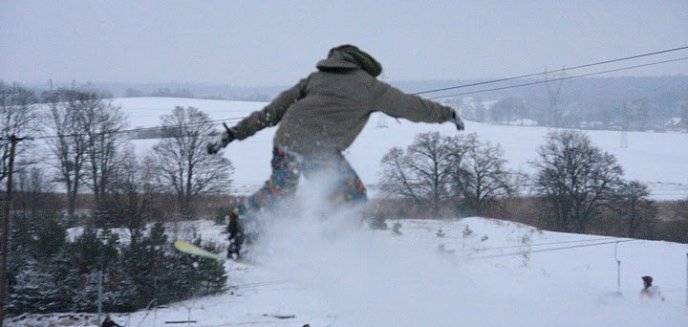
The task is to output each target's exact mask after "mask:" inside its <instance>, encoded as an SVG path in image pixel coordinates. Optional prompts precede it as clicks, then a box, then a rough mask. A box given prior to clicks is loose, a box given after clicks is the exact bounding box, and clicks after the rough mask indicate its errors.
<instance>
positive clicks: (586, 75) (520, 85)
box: [429, 56, 688, 99]
mask: <svg viewBox="0 0 688 327" xmlns="http://www.w3.org/2000/svg"><path fill="white" fill-rule="evenodd" d="M686 59H688V56H686V57H679V58H674V59H668V60H662V61H656V62H651V63H647V64H639V65H633V66H627V67H622V68H616V69H610V70H604V71H599V72H594V73H587V74H581V75H572V76H564V77H559V78H553V79H550V80H546V81H534V82H528V83H521V84H514V85H509V86H503V87H495V88H489V89H482V90H476V91H469V92H463V93H456V94H451V95H440V96H434V97H429V99H443V98H451V97H458V96H463V95H470V94H477V93H485V92H493V91H501V90H507V89H513V88H518V87H524V86H532V85H537V84H543V83H548V82H552V81H564V80H569V79H574V78H581V77H588V76H595V75H602V74H609V73H614V72H620V71H624V70H630V69H636V68H642V67H648V66H654V65H659V64H665V63H670V62H677V61H682V60H686Z"/></svg>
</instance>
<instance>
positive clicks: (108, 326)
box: [100, 315, 122, 327]
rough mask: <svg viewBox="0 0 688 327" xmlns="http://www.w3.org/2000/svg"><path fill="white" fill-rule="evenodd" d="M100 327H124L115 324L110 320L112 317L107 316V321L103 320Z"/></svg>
mask: <svg viewBox="0 0 688 327" xmlns="http://www.w3.org/2000/svg"><path fill="white" fill-rule="evenodd" d="M100 327H122V326H121V325H119V324H117V323H115V322H114V321H112V319H110V315H107V316H105V320H103V323H102V324H100Z"/></svg>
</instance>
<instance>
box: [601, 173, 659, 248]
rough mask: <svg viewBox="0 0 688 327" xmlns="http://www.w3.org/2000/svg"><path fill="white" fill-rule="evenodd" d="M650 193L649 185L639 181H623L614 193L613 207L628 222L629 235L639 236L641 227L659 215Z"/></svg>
mask: <svg viewBox="0 0 688 327" xmlns="http://www.w3.org/2000/svg"><path fill="white" fill-rule="evenodd" d="M649 195H650V191H649V190H648V187H647V185H646V184H643V183H641V182H639V181H630V182H624V183H621V184H620V185H619V188H618V190H617V191H616V192H615V194H614V195H613V197H612V200H613V201H612V206H611V207H612V209H613V210H614V211H616V212H617V213H618V214H619V216H620V217H621V219H622V220H623V221H625V222H626V224H628V237H637V236H638V234H639V231H640V229H641V227H642V226H643V225H645V224H646V223H648V222H649V221H651V220H654V219H655V217H656V216H657V206H656V205H655V202H654V201H652V200H651V199H649Z"/></svg>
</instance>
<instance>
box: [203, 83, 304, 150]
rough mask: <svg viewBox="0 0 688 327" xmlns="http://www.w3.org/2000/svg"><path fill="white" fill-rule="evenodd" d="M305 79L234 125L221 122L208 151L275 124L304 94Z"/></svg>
mask: <svg viewBox="0 0 688 327" xmlns="http://www.w3.org/2000/svg"><path fill="white" fill-rule="evenodd" d="M306 81H307V79H302V80H300V81H299V82H298V83H296V85H294V86H292V87H291V88H289V89H287V90H285V91H283V92H282V93H280V94H279V95H278V96H277V97H276V98H275V99H274V100H272V102H270V104H268V105H267V106H265V108H263V109H262V110H259V111H254V112H253V113H251V114H250V115H249V116H248V117H246V118H244V119H242V120H241V121H240V122H239V123H238V124H236V125H235V126H234V127H232V128H229V127H227V125H225V124H224V123H223V124H222V125H223V126H224V128H225V131H224V132H222V133H221V134H220V137H219V139H217V140H216V141H214V142H210V143H208V145H207V150H208V153H209V154H215V153H217V152H219V151H220V150H221V149H222V148H224V147H226V146H227V144H229V143H230V142H232V141H234V140H243V139H245V138H247V137H249V136H251V135H253V134H255V133H257V132H258V131H260V130H261V129H263V128H265V127H269V126H275V125H277V123H279V122H280V120H282V116H284V113H285V112H286V111H287V109H288V108H289V106H291V104H292V103H294V102H296V101H298V100H299V99H300V98H302V97H303V96H304V92H305V87H306Z"/></svg>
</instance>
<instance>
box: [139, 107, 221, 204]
mask: <svg viewBox="0 0 688 327" xmlns="http://www.w3.org/2000/svg"><path fill="white" fill-rule="evenodd" d="M161 120H162V125H163V126H166V127H167V130H168V131H172V137H171V138H169V139H164V140H162V141H160V143H158V144H157V145H155V147H154V148H153V155H154V157H155V162H156V165H157V168H156V170H157V172H158V174H159V175H158V176H159V178H160V181H161V184H162V185H163V186H164V188H165V189H167V190H168V191H171V192H173V193H175V194H176V195H177V201H178V204H179V206H180V208H179V209H180V212H181V213H182V214H183V215H191V214H193V212H192V206H191V205H192V200H193V199H195V198H196V197H198V196H199V195H204V194H217V193H222V192H224V191H227V190H228V189H229V187H230V183H231V179H230V176H231V174H232V172H233V167H232V165H231V162H230V161H229V160H228V159H225V158H223V157H222V156H211V155H208V154H207V153H206V144H207V142H208V141H210V136H209V135H210V134H211V132H213V123H212V122H211V121H210V118H208V115H207V114H205V113H204V112H202V111H200V110H198V109H197V108H194V107H187V108H182V107H176V108H175V109H174V110H173V112H172V114H170V115H165V116H162V118H161Z"/></svg>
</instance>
